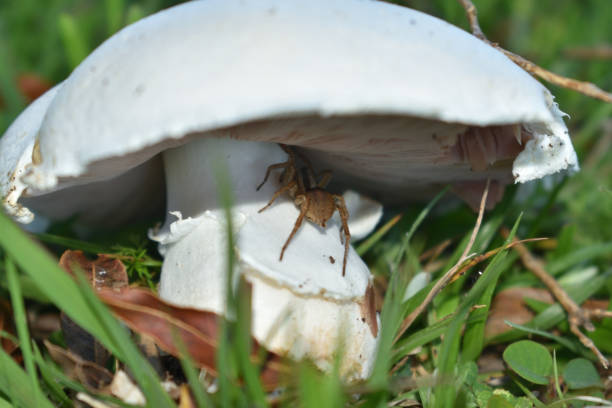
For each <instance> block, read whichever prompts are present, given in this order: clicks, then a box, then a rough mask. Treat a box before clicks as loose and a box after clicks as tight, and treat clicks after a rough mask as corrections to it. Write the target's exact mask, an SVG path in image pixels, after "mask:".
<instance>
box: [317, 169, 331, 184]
mask: <svg viewBox="0 0 612 408" xmlns="http://www.w3.org/2000/svg"><path fill="white" fill-rule="evenodd" d="M331 178H332V172H331V170H325V171H322V172H321V181H319V183H318V184H317V187H318V188H325V187H327V185H328V184H329V182H330V181H331Z"/></svg>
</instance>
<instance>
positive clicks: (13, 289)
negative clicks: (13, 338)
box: [4, 256, 41, 406]
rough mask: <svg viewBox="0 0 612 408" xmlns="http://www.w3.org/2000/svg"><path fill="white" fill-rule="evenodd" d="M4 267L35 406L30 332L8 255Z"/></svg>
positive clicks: (35, 380)
mask: <svg viewBox="0 0 612 408" xmlns="http://www.w3.org/2000/svg"><path fill="white" fill-rule="evenodd" d="M4 267H5V269H6V281H7V283H8V288H9V291H10V293H11V303H12V305H13V319H14V321H15V326H16V329H17V336H18V337H19V346H20V348H21V354H22V355H23V362H24V365H25V368H26V372H27V373H28V375H29V376H30V383H31V384H32V389H33V390H34V398H35V401H36V402H37V404H36V406H38V399H39V398H40V395H41V390H40V386H39V385H38V378H37V377H36V365H35V364H34V358H33V356H32V346H31V340H30V333H29V331H28V318H27V316H26V312H25V307H24V304H23V297H22V296H21V287H20V286H19V279H18V278H17V268H16V267H15V264H14V263H13V261H12V259H11V257H10V256H7V257H5V259H4Z"/></svg>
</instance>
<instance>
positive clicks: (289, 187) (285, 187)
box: [257, 180, 296, 212]
mask: <svg viewBox="0 0 612 408" xmlns="http://www.w3.org/2000/svg"><path fill="white" fill-rule="evenodd" d="M295 184H296V183H295V180H293V181H292V182H290V183H289V184H286V185H284V186H282V187H281V188H279V189H278V190H277V191H276V193H274V195H273V196H272V198H271V199H270V201H268V204H266V206H265V207H263V208H262V209H260V210H259V211H257V212H262V211H263V210H265V209H266V208H268V207H269V206H271V205H272V203H273V202H274V200H276V199H277V198H278V196H280V195H281V194H283V193H284V192H285V191H289V190H291V189H292V188H293V187H295Z"/></svg>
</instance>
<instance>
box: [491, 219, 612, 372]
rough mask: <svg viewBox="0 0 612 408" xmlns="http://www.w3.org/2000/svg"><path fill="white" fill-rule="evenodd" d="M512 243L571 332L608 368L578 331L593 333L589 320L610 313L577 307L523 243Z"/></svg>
mask: <svg viewBox="0 0 612 408" xmlns="http://www.w3.org/2000/svg"><path fill="white" fill-rule="evenodd" d="M502 234H503V235H504V236H505V237H507V236H508V234H509V231H508V230H507V229H503V230H502ZM513 242H517V244H516V246H515V247H514V249H515V251H517V252H518V254H519V256H520V258H521V261H522V262H523V265H525V267H526V268H527V269H529V270H530V271H531V272H533V274H534V275H536V276H537V277H538V278H539V279H540V280H541V281H542V282H543V283H544V284H545V285H546V287H547V288H548V290H550V291H551V292H552V294H553V296H554V297H555V298H556V299H557V301H558V302H559V303H560V304H561V306H563V308H564V309H565V310H566V311H567V315H568V321H569V324H570V330H571V332H572V333H574V334H575V335H576V337H578V339H579V340H580V342H581V343H582V344H584V345H585V346H586V347H588V348H589V349H591V351H592V352H593V353H595V355H596V356H597V358H598V359H599V362H600V363H601V365H602V366H603V367H604V368H608V366H609V362H608V360H607V359H606V358H605V357H604V355H603V354H602V353H601V352H600V351H599V349H598V348H597V346H595V343H593V341H592V340H591V339H590V338H588V337H587V336H586V335H585V334H584V333H582V332H581V331H580V326H582V327H584V328H585V329H586V330H588V331H593V330H595V326H593V323H592V322H591V318H592V317H597V318H602V317H612V311H609V310H602V309H593V310H588V309H583V308H581V307H580V306H578V305H577V304H576V302H574V300H573V299H572V298H571V297H569V295H568V294H567V292H566V291H565V290H563V288H562V287H561V285H559V283H557V281H556V280H555V278H553V277H552V276H551V275H550V274H549V273H548V272H546V269H545V267H544V263H543V262H542V261H541V260H540V259H538V258H536V257H535V256H534V255H532V254H531V252H529V250H528V249H527V247H526V246H525V245H524V244H523V243H521V242H518V240H517V238H516V237H515V238H514V240H513Z"/></svg>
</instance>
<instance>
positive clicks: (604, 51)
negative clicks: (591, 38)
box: [564, 45, 612, 60]
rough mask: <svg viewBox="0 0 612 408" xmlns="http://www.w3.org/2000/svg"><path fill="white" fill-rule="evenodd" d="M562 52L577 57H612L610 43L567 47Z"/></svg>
mask: <svg viewBox="0 0 612 408" xmlns="http://www.w3.org/2000/svg"><path fill="white" fill-rule="evenodd" d="M564 54H565V55H566V56H568V57H570V58H577V59H602V60H606V59H612V45H600V46H597V47H574V48H568V49H566V50H565V51H564Z"/></svg>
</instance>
